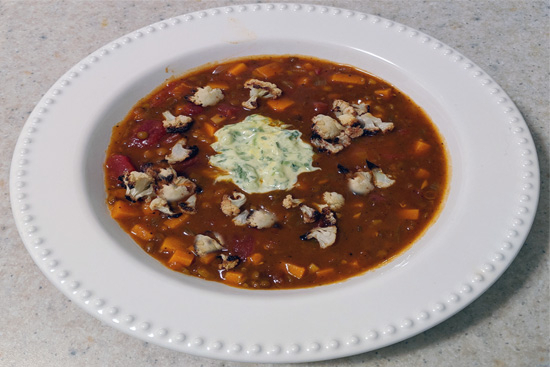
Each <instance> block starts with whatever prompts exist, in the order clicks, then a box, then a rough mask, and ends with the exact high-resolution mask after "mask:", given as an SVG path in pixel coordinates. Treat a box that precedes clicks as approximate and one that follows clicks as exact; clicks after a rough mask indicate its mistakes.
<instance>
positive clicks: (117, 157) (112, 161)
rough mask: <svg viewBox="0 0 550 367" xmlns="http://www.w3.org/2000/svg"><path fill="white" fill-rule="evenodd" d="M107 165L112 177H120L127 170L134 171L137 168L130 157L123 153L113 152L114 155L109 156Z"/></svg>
mask: <svg viewBox="0 0 550 367" xmlns="http://www.w3.org/2000/svg"><path fill="white" fill-rule="evenodd" d="M105 166H106V167H107V172H109V176H110V177H112V178H118V177H120V176H122V175H123V174H125V173H126V172H132V171H135V170H136V169H135V167H134V165H133V164H132V162H131V161H130V158H128V157H127V156H125V155H122V154H113V155H112V156H110V157H109V158H107V162H106V163H105Z"/></svg>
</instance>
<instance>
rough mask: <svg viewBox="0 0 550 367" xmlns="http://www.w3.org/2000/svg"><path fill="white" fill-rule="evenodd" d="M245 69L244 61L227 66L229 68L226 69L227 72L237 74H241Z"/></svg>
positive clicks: (246, 67)
mask: <svg viewBox="0 0 550 367" xmlns="http://www.w3.org/2000/svg"><path fill="white" fill-rule="evenodd" d="M246 69H248V66H246V64H245V63H244V62H240V63H238V64H235V65H234V66H232V67H231V68H229V70H227V74H229V75H233V76H237V75H239V74H242V73H243V72H244V71H245V70H246Z"/></svg>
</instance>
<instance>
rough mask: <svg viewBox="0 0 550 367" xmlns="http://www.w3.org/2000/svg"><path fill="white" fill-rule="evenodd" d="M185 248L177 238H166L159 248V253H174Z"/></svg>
mask: <svg viewBox="0 0 550 367" xmlns="http://www.w3.org/2000/svg"><path fill="white" fill-rule="evenodd" d="M184 247H185V243H184V242H183V241H182V240H181V239H179V238H178V237H174V236H170V237H166V238H165V239H164V241H162V245H161V246H160V249H159V251H160V252H176V251H178V250H181V249H183V248H184Z"/></svg>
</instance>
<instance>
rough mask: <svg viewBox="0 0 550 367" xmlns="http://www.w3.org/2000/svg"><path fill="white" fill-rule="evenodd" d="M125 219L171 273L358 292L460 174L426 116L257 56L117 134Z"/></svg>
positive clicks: (132, 116)
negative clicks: (352, 286)
mask: <svg viewBox="0 0 550 367" xmlns="http://www.w3.org/2000/svg"><path fill="white" fill-rule="evenodd" d="M106 156H107V158H106V161H105V177H106V178H105V183H106V190H107V205H108V207H109V209H110V214H111V216H112V218H113V219H114V220H116V221H117V222H118V223H119V225H120V226H121V228H123V229H124V230H125V231H126V232H127V233H128V234H129V235H130V236H131V237H132V238H133V239H134V240H135V241H136V243H137V244H139V246H141V248H143V250H145V251H146V252H147V253H148V254H150V255H151V256H153V257H154V258H156V259H157V260H159V261H160V262H162V263H163V264H164V265H166V266H167V267H169V268H171V269H173V270H175V271H178V272H181V273H184V274H187V275H192V276H196V277H200V278H203V279H206V280H211V281H218V282H223V283H225V284H228V285H231V286H235V287H242V288H249V289H288V288H301V287H311V286H318V285H322V284H328V283H333V282H337V281H342V280H344V279H347V278H350V277H352V276H356V275H359V274H362V273H364V272H366V271H368V270H370V269H373V268H376V267H379V266H381V265H383V264H385V263H386V262H388V261H390V260H391V258H392V257H394V256H396V255H398V254H399V253H401V252H402V251H404V250H406V249H407V248H408V247H409V246H410V245H411V244H412V243H413V242H415V241H416V240H417V239H418V238H419V237H420V236H421V235H422V234H423V233H424V231H425V230H426V229H427V228H428V227H429V226H430V224H431V223H433V221H434V220H435V219H436V217H437V215H438V211H439V210H440V209H441V207H442V205H443V201H444V199H445V195H446V191H447V186H448V176H449V162H448V158H447V154H446V148H445V145H444V141H443V139H442V137H441V136H440V135H439V134H438V132H437V129H436V127H435V125H434V124H433V123H432V121H430V119H429V117H428V116H427V115H426V113H425V112H424V111H423V110H422V109H421V108H420V107H419V106H417V105H416V104H415V103H414V102H413V101H412V100H411V99H410V98H408V97H407V96H406V95H404V94H403V93H401V92H400V91H399V90H398V89H396V88H395V87H394V86H392V85H390V84H388V83H386V82H385V81H383V80H381V79H379V78H377V77H375V76H373V75H370V74H368V73H366V72H364V71H362V70H359V69H356V68H354V67H351V66H347V65H341V64H336V63H332V62H329V61H326V60H320V59H316V58H311V57H305V56H257V57H248V58H242V59H238V60H232V61H228V62H222V63H217V64H210V65H206V66H204V67H202V68H199V69H196V70H193V71H191V72H189V73H188V74H186V75H184V76H182V77H179V78H174V79H171V80H168V81H167V82H165V83H164V84H163V85H161V86H160V87H158V88H157V89H156V90H155V91H153V92H152V93H151V94H150V95H148V96H146V97H145V98H143V99H142V100H140V101H139V102H138V103H137V104H136V105H135V106H134V107H133V108H132V110H131V111H130V112H129V114H128V115H127V117H126V118H125V119H124V120H123V121H121V122H119V123H118V124H117V125H116V126H115V127H114V128H113V132H112V137H111V141H110V144H109V147H108V150H107V154H106Z"/></svg>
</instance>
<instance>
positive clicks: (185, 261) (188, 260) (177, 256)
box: [168, 250, 195, 269]
mask: <svg viewBox="0 0 550 367" xmlns="http://www.w3.org/2000/svg"><path fill="white" fill-rule="evenodd" d="M194 259H195V255H193V253H191V252H189V251H186V250H176V251H175V252H174V254H173V255H172V257H170V260H168V266H170V267H171V268H172V269H181V268H184V267H186V266H189V265H191V264H192V263H193V260H194Z"/></svg>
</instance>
